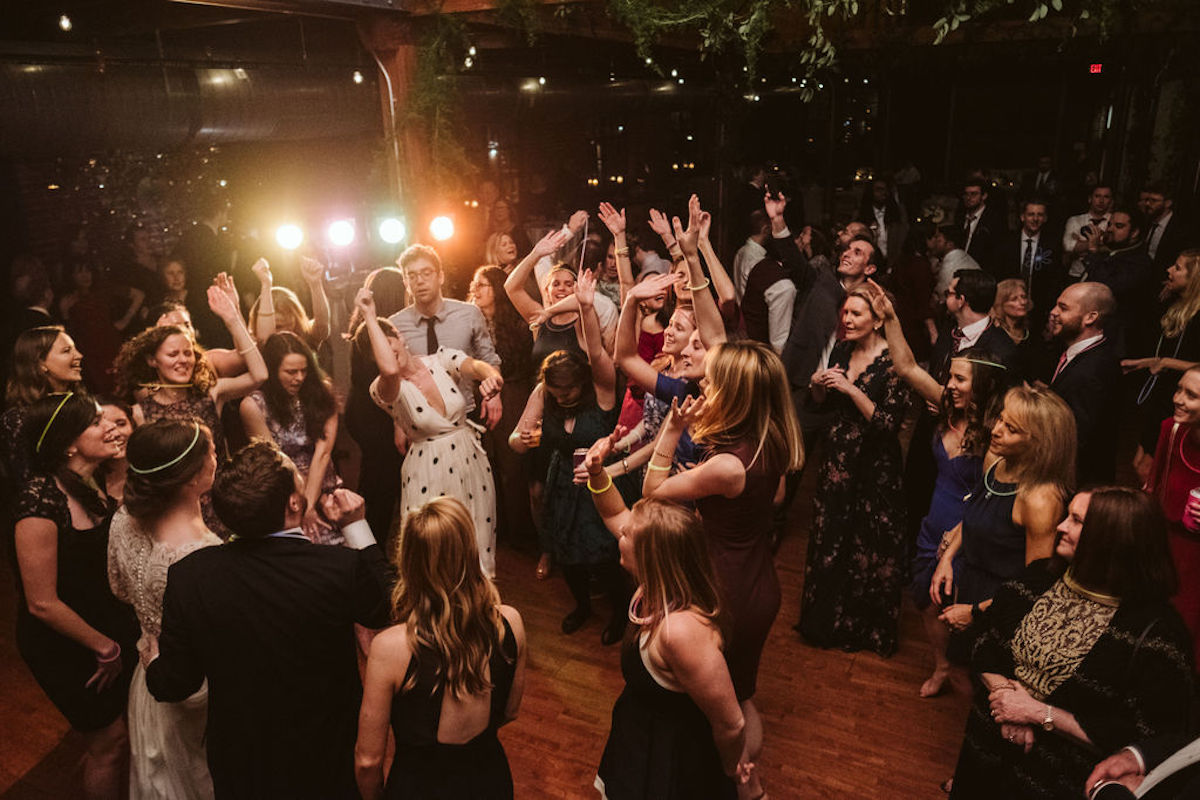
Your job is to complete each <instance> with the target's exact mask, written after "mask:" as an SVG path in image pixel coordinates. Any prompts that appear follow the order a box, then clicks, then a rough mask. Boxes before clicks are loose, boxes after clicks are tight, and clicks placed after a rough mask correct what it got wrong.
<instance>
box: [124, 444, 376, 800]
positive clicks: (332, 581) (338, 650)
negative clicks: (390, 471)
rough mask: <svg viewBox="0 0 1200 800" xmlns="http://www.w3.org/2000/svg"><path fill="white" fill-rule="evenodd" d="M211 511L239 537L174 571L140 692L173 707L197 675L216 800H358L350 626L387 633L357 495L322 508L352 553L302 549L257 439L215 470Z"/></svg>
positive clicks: (356, 685)
mask: <svg viewBox="0 0 1200 800" xmlns="http://www.w3.org/2000/svg"><path fill="white" fill-rule="evenodd" d="M213 504H214V507H215V509H216V512H217V514H218V516H220V518H221V520H222V521H223V522H224V523H225V524H226V525H228V526H229V527H230V529H232V530H233V531H235V532H236V533H237V538H236V539H235V540H233V541H231V542H229V543H228V544H225V545H222V546H220V547H209V548H204V549H203V550H200V551H197V552H195V553H193V554H191V555H189V556H187V557H186V558H183V559H181V560H180V561H178V562H177V563H176V564H174V565H173V566H172V567H171V569H170V571H169V572H168V574H167V589H166V594H165V596H164V599H163V620H162V634H161V635H160V637H159V640H158V655H157V657H155V658H154V660H153V661H151V662H150V665H149V666H148V667H147V668H146V685H147V686H148V688H149V689H150V693H151V694H153V695H154V697H155V698H156V699H157V700H159V701H161V702H178V701H181V700H184V699H186V698H187V697H189V696H191V695H192V694H193V693H194V692H196V690H198V689H199V688H200V686H201V684H202V683H203V681H204V679H205V678H207V679H208V692H209V696H208V733H207V737H206V740H207V746H208V764H209V770H210V772H211V773H212V779H213V788H214V789H215V792H216V796H217V797H218V798H267V797H271V798H275V797H279V798H284V797H287V798H313V799H314V800H316V798H322V800H324V799H325V798H357V797H358V790H357V788H356V786H355V780H354V741H355V738H356V735H357V730H358V710H359V704H360V702H361V700H362V684H361V683H360V681H359V675H358V661H357V644H356V638H355V634H354V623H358V624H360V625H364V626H366V627H368V628H380V627H383V626H385V625H386V624H387V623H388V605H389V603H388V598H389V594H390V587H389V571H388V568H387V564H386V562H385V560H384V557H383V554H382V553H381V552H380V548H379V546H378V545H376V544H375V540H374V537H372V535H371V532H370V528H369V527H367V525H366V522H364V521H363V503H362V498H360V497H358V495H355V494H353V493H351V492H348V491H346V490H344V489H339V490H337V491H336V492H335V493H334V494H333V495H331V496H330V497H328V498H327V501H326V503H325V505H324V507H323V510H324V511H325V513H326V516H328V517H329V518H330V520H331V521H332V522H334V523H335V524H337V525H338V526H339V527H340V528H341V529H342V532H343V534H344V536H345V537H346V542H347V544H348V545H349V548H341V547H332V546H325V545H316V544H313V543H311V542H310V541H309V540H308V539H307V538H305V536H304V535H303V534H302V533H301V532H300V523H301V520H302V519H303V517H304V513H305V511H306V503H305V499H304V494H303V484H302V483H301V481H300V479H299V477H298V474H297V472H296V470H295V467H294V466H293V465H292V463H291V461H290V460H289V459H287V458H286V457H285V456H284V455H283V454H282V453H281V452H280V451H279V449H278V448H277V447H276V446H275V445H274V443H271V442H262V441H259V442H255V443H253V444H250V445H247V446H246V447H244V448H243V449H242V450H241V451H239V452H238V454H237V455H236V456H234V458H233V459H232V461H231V462H229V464H228V465H227V466H225V467H224V468H223V469H222V471H221V472H220V473H219V474H218V476H217V481H216V484H215V485H214V487H213ZM351 548H361V549H351Z"/></svg>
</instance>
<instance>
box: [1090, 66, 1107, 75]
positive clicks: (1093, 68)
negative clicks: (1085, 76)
mask: <svg viewBox="0 0 1200 800" xmlns="http://www.w3.org/2000/svg"><path fill="white" fill-rule="evenodd" d="M1088 72H1090V73H1091V74H1093V75H1099V74H1100V73H1101V72H1104V65H1103V64H1092V65H1091V66H1089V67H1088Z"/></svg>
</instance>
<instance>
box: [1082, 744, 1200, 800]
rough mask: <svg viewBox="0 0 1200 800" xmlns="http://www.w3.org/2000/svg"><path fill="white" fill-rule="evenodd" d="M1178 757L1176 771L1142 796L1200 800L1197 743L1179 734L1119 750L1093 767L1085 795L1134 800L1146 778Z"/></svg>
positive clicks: (1105, 799)
mask: <svg viewBox="0 0 1200 800" xmlns="http://www.w3.org/2000/svg"><path fill="white" fill-rule="evenodd" d="M1177 755H1178V756H1179V759H1178V761H1177V763H1176V764H1175V769H1173V770H1171V771H1170V772H1169V773H1167V774H1164V775H1163V776H1162V778H1163V780H1162V782H1161V783H1156V784H1155V785H1154V786H1152V787H1149V791H1147V792H1146V793H1145V794H1143V795H1142V796H1143V797H1145V798H1146V800H1200V767H1198V766H1197V764H1198V763H1200V740H1197V739H1195V738H1194V737H1192V736H1191V735H1190V734H1181V733H1168V734H1163V735H1161V736H1155V737H1154V738H1152V739H1145V740H1143V741H1140V742H1137V743H1135V744H1131V745H1127V746H1125V747H1123V748H1121V749H1120V750H1118V751H1117V752H1116V753H1113V754H1112V755H1111V756H1109V757H1108V758H1106V759H1104V760H1103V761H1101V762H1100V763H1099V764H1097V765H1096V767H1095V769H1093V770H1092V774H1091V775H1089V776H1088V778H1087V782H1086V783H1085V784H1084V791H1085V792H1087V793H1088V794H1087V796H1089V797H1091V798H1093V800H1133V798H1134V797H1136V796H1137V795H1135V794H1134V792H1135V791H1137V790H1139V789H1141V788H1142V782H1143V781H1145V779H1146V776H1147V774H1148V773H1150V772H1151V771H1153V770H1155V769H1157V768H1158V766H1159V765H1160V764H1162V763H1163V762H1164V761H1166V760H1167V759H1168V758H1172V757H1175V756H1177ZM1168 769H1170V768H1169V767H1168ZM1156 777H1157V776H1156Z"/></svg>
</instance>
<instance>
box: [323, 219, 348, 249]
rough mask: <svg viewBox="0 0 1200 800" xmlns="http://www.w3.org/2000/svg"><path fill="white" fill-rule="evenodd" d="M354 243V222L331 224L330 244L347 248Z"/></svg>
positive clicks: (341, 220)
mask: <svg viewBox="0 0 1200 800" xmlns="http://www.w3.org/2000/svg"><path fill="white" fill-rule="evenodd" d="M353 241H354V221H353V220H349V219H339V220H334V221H333V222H331V223H329V242H330V244H332V245H334V246H335V247H345V246H346V245H348V244H350V243H351V242H353Z"/></svg>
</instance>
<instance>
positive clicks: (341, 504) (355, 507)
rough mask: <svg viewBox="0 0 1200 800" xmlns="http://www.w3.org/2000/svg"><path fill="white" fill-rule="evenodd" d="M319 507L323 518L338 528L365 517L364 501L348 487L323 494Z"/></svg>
mask: <svg viewBox="0 0 1200 800" xmlns="http://www.w3.org/2000/svg"><path fill="white" fill-rule="evenodd" d="M321 508H322V510H323V511H324V512H325V518H326V519H328V520H329V521H330V522H332V523H333V524H334V525H336V526H337V527H339V528H344V527H346V526H347V525H349V524H350V523H351V522H357V521H358V520H360V519H366V517H367V512H366V508H367V507H366V503H365V501H364V500H363V499H362V497H361V496H360V495H357V494H355V493H354V492H352V491H350V490H349V489H334V490H333V491H332V492H330V493H329V494H327V495H325V496H324V497H323V498H322V499H321Z"/></svg>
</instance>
